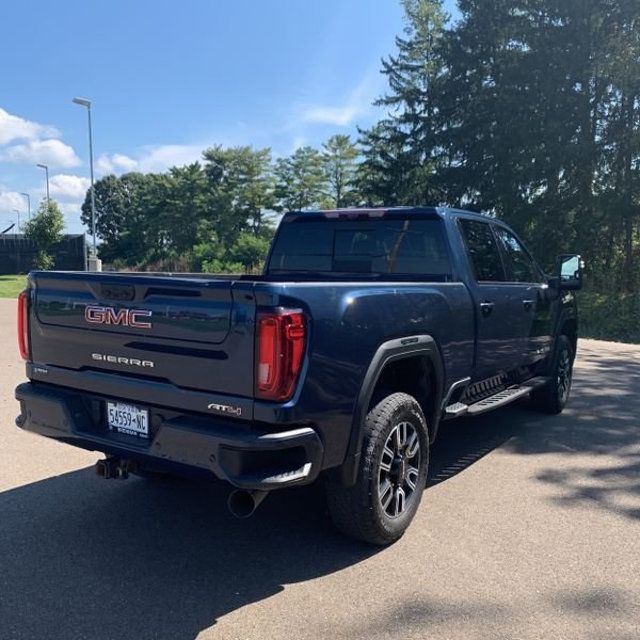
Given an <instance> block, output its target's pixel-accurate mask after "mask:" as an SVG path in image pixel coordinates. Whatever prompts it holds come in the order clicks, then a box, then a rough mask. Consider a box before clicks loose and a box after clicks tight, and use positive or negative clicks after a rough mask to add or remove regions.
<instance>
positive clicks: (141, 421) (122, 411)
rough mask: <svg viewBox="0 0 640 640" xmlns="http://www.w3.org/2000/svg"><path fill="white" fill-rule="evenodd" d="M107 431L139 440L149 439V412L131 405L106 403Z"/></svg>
mask: <svg viewBox="0 0 640 640" xmlns="http://www.w3.org/2000/svg"><path fill="white" fill-rule="evenodd" d="M107 422H108V423H109V429H111V430H113V431H117V432H118V433H126V434H127V435H130V436H137V437H139V438H148V437H149V412H148V411H147V410H146V409H140V407H135V406H133V405H132V404H124V403H122V402H107Z"/></svg>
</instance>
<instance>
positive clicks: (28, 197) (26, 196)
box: [20, 193, 31, 220]
mask: <svg viewBox="0 0 640 640" xmlns="http://www.w3.org/2000/svg"><path fill="white" fill-rule="evenodd" d="M20 195H21V196H24V197H25V198H26V199H27V211H28V212H29V220H31V196H30V195H29V194H28V193H21V194H20Z"/></svg>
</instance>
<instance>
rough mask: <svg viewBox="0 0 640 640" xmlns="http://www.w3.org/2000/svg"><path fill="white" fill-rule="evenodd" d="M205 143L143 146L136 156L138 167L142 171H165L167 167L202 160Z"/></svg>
mask: <svg viewBox="0 0 640 640" xmlns="http://www.w3.org/2000/svg"><path fill="white" fill-rule="evenodd" d="M206 146H207V145H205V146H203V145H195V144H164V145H158V146H150V147H145V148H144V149H143V151H142V153H141V154H140V157H139V158H138V168H139V170H140V171H143V172H157V171H166V170H167V169H168V168H169V167H181V166H183V165H185V164H191V163H193V162H196V160H202V152H203V151H204V149H205V148H206Z"/></svg>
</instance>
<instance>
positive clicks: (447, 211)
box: [288, 207, 488, 220]
mask: <svg viewBox="0 0 640 640" xmlns="http://www.w3.org/2000/svg"><path fill="white" fill-rule="evenodd" d="M385 213H394V214H398V213H402V214H406V215H412V214H422V215H424V214H431V215H438V216H440V217H441V218H447V217H449V216H452V215H464V216H465V217H466V216H469V217H473V218H479V219H481V220H486V219H487V217H488V216H486V215H483V214H481V213H475V212H473V211H465V210H464V209H454V208H451V207H348V208H345V209H305V210H303V211H289V212H288V214H289V215H305V214H307V215H309V214H310V215H314V214H315V215H318V214H320V215H327V216H329V217H334V216H335V217H339V216H340V215H345V216H346V215H349V214H351V215H354V214H355V215H357V214H370V215H372V216H375V215H379V216H383V215H384V214H385Z"/></svg>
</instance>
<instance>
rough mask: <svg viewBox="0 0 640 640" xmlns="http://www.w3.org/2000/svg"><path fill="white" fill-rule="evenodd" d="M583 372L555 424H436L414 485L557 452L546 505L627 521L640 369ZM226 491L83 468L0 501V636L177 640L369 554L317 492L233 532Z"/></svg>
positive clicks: (637, 487)
mask: <svg viewBox="0 0 640 640" xmlns="http://www.w3.org/2000/svg"><path fill="white" fill-rule="evenodd" d="M590 364H591V365H592V366H593V368H594V370H592V371H589V372H587V373H585V372H579V374H578V378H577V379H576V386H575V390H574V391H575V392H574V394H573V397H572V400H571V405H570V407H569V408H568V410H567V411H566V412H565V413H563V414H562V415H560V416H544V415H541V414H538V413H535V412H534V411H531V410H530V409H529V408H528V407H527V406H526V404H525V403H521V404H518V405H515V406H512V407H507V408H505V409H503V410H500V411H498V412H495V413H492V414H487V415H485V416H480V417H478V418H475V419H461V420H457V421H452V422H450V423H445V424H443V426H442V428H441V431H440V434H439V438H438V441H437V443H436V445H435V446H434V448H433V451H432V460H431V469H430V475H429V480H428V483H427V487H430V486H433V485H435V484H438V483H439V482H442V481H445V480H447V479H449V478H452V477H453V476H455V475H456V474H457V473H460V472H462V471H464V470H465V469H466V468H468V467H469V466H470V465H472V464H473V463H474V462H476V461H477V460H479V459H480V458H482V457H483V456H484V455H486V454H487V453H489V452H490V451H492V450H494V449H495V448H497V447H502V450H504V451H505V452H506V453H510V454H514V453H515V454H520V455H536V454H547V453H552V454H561V455H562V456H563V460H564V461H565V462H568V464H563V465H562V469H558V468H557V467H554V466H551V467H549V468H544V467H542V470H541V471H540V473H539V475H538V476H537V478H538V480H540V481H541V482H546V483H552V484H553V485H554V486H555V487H556V488H557V490H558V494H557V496H555V497H554V498H553V499H554V500H555V501H558V502H560V503H562V504H566V503H569V504H571V503H573V502H575V501H580V500H587V499H588V500H589V501H590V502H591V503H594V504H597V505H598V506H600V507H602V508H603V509H607V510H612V509H617V510H618V511H616V513H619V514H621V515H623V516H625V517H632V518H638V517H640V510H634V508H632V507H628V506H627V507H626V511H625V510H623V511H620V507H619V506H616V505H615V504H614V500H613V498H615V497H616V496H618V495H620V494H621V493H623V494H625V495H626V496H635V497H636V498H638V497H639V496H640V484H639V482H638V477H639V471H640V468H639V466H638V465H639V464H640V459H639V455H638V451H639V449H638V445H639V444H640V431H639V429H638V419H637V415H638V414H639V413H640V411H639V409H640V406H639V403H640V400H637V399H636V397H635V393H634V389H635V390H637V389H638V388H639V387H638V383H639V382H640V363H635V362H631V363H629V364H621V362H620V361H619V360H616V359H612V360H611V361H607V360H606V359H594V361H593V362H591V363H590ZM600 454H604V456H605V457H606V458H607V459H608V463H607V464H606V465H605V464H604V463H603V464H598V462H597V461H598V460H599V458H598V457H597V456H598V455H600ZM585 455H587V456H589V455H591V456H595V458H594V459H595V460H596V462H593V461H591V463H589V464H586V463H585V462H584V460H583V458H584V456H585ZM574 457H575V459H576V460H577V462H576V464H575V465H573V464H572V462H573V459H574ZM611 458H613V460H614V461H618V462H619V464H618V465H616V464H614V465H613V466H612V464H611ZM228 490H229V489H228V487H227V486H226V485H223V484H222V483H215V484H212V483H199V482H193V481H188V480H181V479H171V480H170V481H149V480H142V479H138V478H134V479H131V480H129V481H127V482H119V481H108V482H106V481H104V480H101V479H99V478H97V477H96V476H95V475H94V473H93V470H92V469H89V468H88V469H83V470H80V471H75V472H72V473H68V474H64V475H61V476H57V477H53V478H49V479H46V480H43V481H41V482H37V483H33V484H30V485H26V486H23V487H19V488H16V489H13V490H9V491H6V492H4V493H0V637H2V638H3V640H4V639H5V638H7V639H10V638H14V639H23V638H24V639H29V640H33V639H36V638H64V639H65V640H66V639H68V638H85V637H90V638H92V639H93V640H102V639H105V640H107V639H109V640H110V639H112V638H116V637H124V638H136V640H144V639H146V638H150V639H151V638H153V639H159V640H163V639H165V638H166V639H167V640H168V639H171V640H190V639H192V638H195V637H196V636H197V635H198V633H199V632H200V631H202V630H203V629H206V628H208V627H210V626H212V625H214V624H215V623H216V621H217V620H218V619H219V618H220V617H221V616H224V615H225V614H227V613H229V612H231V611H234V610H237V609H240V608H242V607H244V606H246V605H248V604H251V603H253V602H257V601H260V600H263V599H265V598H268V597H270V596H272V595H275V594H277V593H279V592H280V591H282V590H283V589H284V588H285V585H287V584H292V583H296V582H301V581H306V580H310V579H313V578H317V577H321V576H325V575H328V574H331V573H333V572H336V571H339V570H341V569H343V568H346V567H349V566H352V565H355V564H357V563H359V562H362V561H365V560H366V559H367V558H369V557H371V556H372V555H374V554H375V553H377V552H378V551H379V549H376V548H372V547H368V546H366V545H362V544H358V543H355V542H353V541H350V540H348V539H346V538H344V537H342V536H341V535H339V534H338V533H336V532H335V531H334V530H333V528H332V526H331V524H330V522H329V519H328V517H327V514H326V508H325V503H324V498H323V495H322V487H321V485H320V484H319V483H316V485H314V486H312V487H308V488H301V489H297V490H290V491H286V492H282V493H279V492H275V493H274V494H272V495H271V496H269V497H268V498H267V499H266V500H265V502H264V503H263V504H262V505H261V506H260V508H259V509H258V511H257V512H256V514H255V515H254V516H253V517H252V518H251V519H249V520H246V521H238V520H236V519H234V518H233V517H232V516H230V515H229V514H228V512H227V510H226V505H225V503H226V497H227V494H228ZM428 493H429V491H428V488H427V495H426V496H425V498H426V504H425V508H427V509H428V498H429V496H428Z"/></svg>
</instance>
